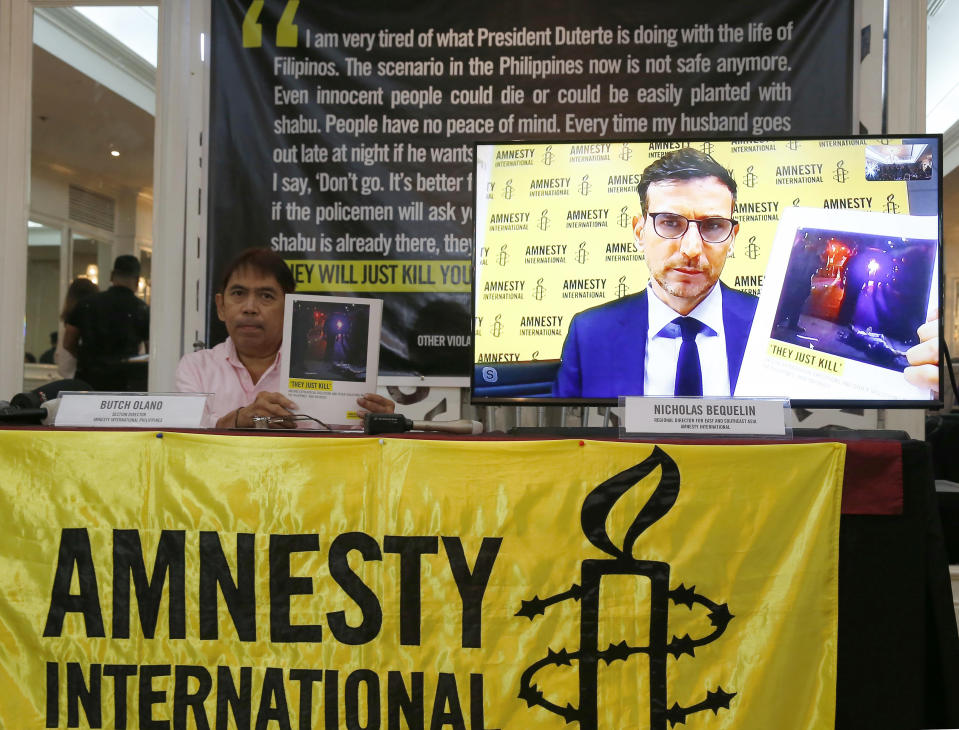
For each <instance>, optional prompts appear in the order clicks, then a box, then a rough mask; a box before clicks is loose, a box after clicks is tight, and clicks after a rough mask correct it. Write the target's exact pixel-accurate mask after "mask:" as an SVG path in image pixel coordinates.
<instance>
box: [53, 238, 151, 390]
mask: <svg viewBox="0 0 959 730" xmlns="http://www.w3.org/2000/svg"><path fill="white" fill-rule="evenodd" d="M139 282H140V261H139V260H138V259H137V258H136V256H129V255H124V256H117V258H116V260H115V261H114V263H113V271H111V272H110V284H111V286H110V288H109V289H107V290H106V291H105V292H100V293H99V294H97V295H96V296H92V297H87V298H86V299H83V300H81V301H80V302H79V303H78V304H77V306H76V307H74V309H73V311H72V312H71V313H70V314H69V315H68V316H67V319H66V324H65V326H64V329H63V347H64V349H65V350H66V351H67V352H69V353H71V354H72V355H74V356H75V357H76V358H77V372H76V377H77V379H78V380H82V381H84V382H86V383H89V385H90V387H91V388H92V389H93V390H101V391H117V392H136V391H145V390H146V389H147V378H146V372H147V368H146V363H140V362H131V361H130V358H133V357H135V356H136V355H139V354H140V351H141V346H142V347H143V348H144V350H146V349H148V343H149V339H150V308H149V307H148V306H147V305H146V303H145V302H144V301H143V300H141V299H138V298H137V295H136V290H137V287H138V285H139Z"/></svg>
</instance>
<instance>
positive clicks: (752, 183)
mask: <svg viewBox="0 0 959 730" xmlns="http://www.w3.org/2000/svg"><path fill="white" fill-rule="evenodd" d="M758 180H759V176H758V175H756V173H755V172H753V166H752V165H749V166H748V167H747V168H746V174H745V175H743V185H745V186H746V187H747V188H754V187H756V184H757V182H758Z"/></svg>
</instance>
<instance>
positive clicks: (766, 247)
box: [475, 139, 909, 362]
mask: <svg viewBox="0 0 959 730" xmlns="http://www.w3.org/2000/svg"><path fill="white" fill-rule="evenodd" d="M901 142H902V140H901V139H882V140H880V139H866V140H839V139H833V140H813V139H808V140H792V141H788V140H743V141H705V142H654V143H641V142H602V143H595V144H580V143H556V144H552V145H549V146H547V147H543V146H540V147H537V148H536V155H538V157H537V158H536V159H535V164H533V163H534V159H533V157H532V155H531V154H528V153H531V152H532V149H530V148H529V145H526V146H525V147H524V145H521V144H514V145H509V144H502V145H496V146H495V148H494V150H495V152H494V155H493V158H492V160H491V166H490V170H489V182H488V183H487V186H486V200H485V202H486V208H485V210H486V217H485V219H484V220H480V221H479V225H480V226H481V227H483V228H484V231H485V234H484V236H485V237H484V239H483V241H482V243H481V245H480V250H479V251H478V254H479V255H478V257H477V266H476V273H475V276H476V287H475V296H476V299H477V301H476V311H477V312H482V322H480V321H477V328H476V357H477V360H476V361H477V362H496V361H498V360H500V359H502V357H501V356H502V353H514V354H515V355H516V359H517V360H519V361H526V360H549V359H555V358H559V356H560V352H561V350H562V347H563V341H564V339H565V337H566V333H567V330H568V329H569V322H570V320H571V319H572V317H573V315H574V314H576V313H577V312H580V311H582V310H584V309H587V308H589V307H593V306H596V305H599V304H603V303H604V302H608V301H611V300H614V299H619V298H621V297H624V296H628V295H630V294H636V293H638V292H640V291H642V290H643V289H644V288H645V287H646V282H647V280H648V278H649V271H648V269H647V267H646V263H645V257H644V254H643V252H642V250H640V249H639V248H638V247H637V246H636V244H635V241H634V235H633V218H634V217H641V216H642V213H641V210H640V204H639V195H638V193H637V185H638V183H639V179H640V177H641V175H642V173H643V170H645V169H646V167H647V166H649V165H650V164H652V163H653V162H654V161H656V160H657V159H659V158H660V157H662V156H663V155H664V154H665V153H667V152H669V151H671V150H673V149H678V148H680V147H682V146H686V145H691V146H693V147H695V148H697V149H699V150H700V151H703V152H706V153H707V154H710V155H711V156H712V157H713V158H714V159H715V160H716V161H717V162H718V163H719V164H720V165H722V166H723V167H725V168H726V169H727V170H728V171H729V172H730V174H731V175H732V177H733V179H734V180H735V181H736V183H737V198H736V209H735V210H734V211H733V218H735V219H737V220H738V221H739V223H740V229H739V233H738V234H737V236H736V240H735V244H734V246H733V248H732V251H731V253H730V254H729V257H728V258H727V261H726V266H725V268H724V269H723V273H722V277H721V278H722V280H723V282H725V283H726V284H727V285H729V286H731V287H732V288H734V289H739V290H741V291H745V292H748V293H750V294H755V295H758V294H759V291H760V289H761V287H762V281H763V276H764V274H765V271H766V263H767V260H768V258H769V253H770V250H771V249H772V244H773V240H774V238H775V235H776V227H777V225H778V223H779V219H780V216H781V215H782V213H783V211H784V210H786V209H787V208H789V207H796V206H802V207H810V208H820V207H821V208H831V207H836V208H854V209H856V210H864V211H873V212H883V213H899V214H903V215H908V214H909V200H908V196H907V193H906V185H907V184H906V182H904V181H878V180H867V179H866V166H867V160H866V148H867V147H868V146H869V145H880V144H889V145H897V144H900V143H901ZM547 158H548V159H547Z"/></svg>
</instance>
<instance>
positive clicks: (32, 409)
mask: <svg viewBox="0 0 959 730" xmlns="http://www.w3.org/2000/svg"><path fill="white" fill-rule="evenodd" d="M65 390H90V386H89V385H88V384H87V383H85V382H83V381H82V380H54V381H53V382H50V383H46V384H44V385H41V386H40V387H39V388H34V389H33V390H31V391H28V392H26V393H17V394H16V395H15V396H13V397H12V398H11V399H10V403H9V405H4V406H3V407H2V408H0V423H20V424H32V425H39V424H42V425H44V426H49V425H50V424H52V423H53V419H54V418H56V415H57V410H58V409H59V407H60V393H61V392H63V391H65Z"/></svg>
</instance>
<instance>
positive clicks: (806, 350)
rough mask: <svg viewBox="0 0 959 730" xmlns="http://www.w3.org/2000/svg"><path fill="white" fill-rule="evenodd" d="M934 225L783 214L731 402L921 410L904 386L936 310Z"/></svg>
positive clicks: (921, 395)
mask: <svg viewBox="0 0 959 730" xmlns="http://www.w3.org/2000/svg"><path fill="white" fill-rule="evenodd" d="M938 235H939V233H938V220H937V218H936V216H916V215H896V214H888V213H876V212H862V211H852V210H823V209H818V208H815V209H813V208H790V209H787V210H786V211H784V213H783V216H782V218H781V220H780V222H779V226H778V228H777V231H776V237H775V240H774V243H773V249H772V252H771V254H770V258H769V263H768V266H767V268H766V275H765V278H764V280H763V287H762V291H761V293H760V297H759V307H758V309H757V310H756V317H755V319H754V320H753V325H752V329H751V330H750V333H749V341H748V343H747V345H746V354H745V357H744V358H743V365H742V371H741V372H740V375H739V381H738V385H737V387H736V396H737V397H738V396H776V395H782V394H784V393H788V394H789V395H790V397H791V398H796V399H820V400H822V399H845V400H876V399H879V400H886V399H888V400H927V399H928V398H929V397H930V394H929V391H927V390H925V389H922V388H918V387H916V386H913V385H910V384H909V383H907V382H906V380H905V378H904V376H903V370H904V369H905V368H906V366H907V365H908V362H907V361H906V355H905V353H906V350H908V349H909V348H910V347H912V346H913V345H916V344H918V342H919V338H918V335H917V334H916V330H917V328H918V327H919V326H920V325H921V324H922V323H923V322H925V321H926V318H927V315H928V313H929V310H930V309H934V308H935V306H936V302H937V301H938V290H937V285H936V282H937V273H936V266H937V261H938V259H937V246H938Z"/></svg>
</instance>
